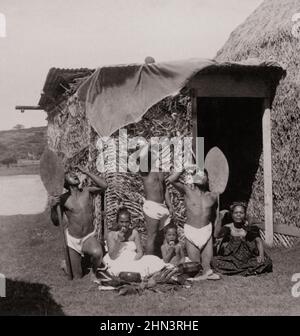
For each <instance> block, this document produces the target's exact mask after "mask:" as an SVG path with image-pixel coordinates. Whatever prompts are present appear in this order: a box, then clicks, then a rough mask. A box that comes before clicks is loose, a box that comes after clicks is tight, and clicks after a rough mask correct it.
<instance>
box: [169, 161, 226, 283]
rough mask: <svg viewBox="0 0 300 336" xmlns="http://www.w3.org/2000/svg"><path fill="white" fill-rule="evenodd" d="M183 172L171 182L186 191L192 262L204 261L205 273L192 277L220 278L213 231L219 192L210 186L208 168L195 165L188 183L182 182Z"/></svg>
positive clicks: (174, 175)
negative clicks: (215, 266) (214, 262)
mask: <svg viewBox="0 0 300 336" xmlns="http://www.w3.org/2000/svg"><path fill="white" fill-rule="evenodd" d="M182 173H183V171H181V172H175V173H174V174H172V175H171V176H170V177H169V182H170V183H172V184H173V185H174V187H175V188H177V189H178V190H179V191H180V192H182V193H183V194H184V200H185V207H186V215H187V223H186V224H185V225H184V234H185V238H186V250H187V254H188V257H189V258H190V260H191V261H196V262H201V263H202V268H203V272H202V274H201V275H198V276H196V277H194V278H192V279H191V280H219V279H220V276H219V275H218V274H216V273H214V272H213V270H212V269H211V265H210V264H211V261H212V257H213V242H212V231H213V223H214V222H215V220H216V217H217V216H216V210H217V205H218V195H217V194H216V193H213V192H210V191H209V188H208V174H207V171H206V170H204V171H201V170H197V169H196V167H192V169H191V173H190V174H189V175H188V176H187V179H186V182H185V183H182V182H180V181H179V178H180V176H181V175H182Z"/></svg>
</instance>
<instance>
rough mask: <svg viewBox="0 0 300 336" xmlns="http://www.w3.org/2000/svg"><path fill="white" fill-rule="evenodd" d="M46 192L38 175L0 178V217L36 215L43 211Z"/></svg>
mask: <svg viewBox="0 0 300 336" xmlns="http://www.w3.org/2000/svg"><path fill="white" fill-rule="evenodd" d="M46 205H47V191H46V189H45V188H44V185H43V183H42V181H41V178H40V176H39V175H14V176H0V215H1V216H11V215H18V214H24V215H27V214H37V213H41V212H43V211H44V210H45V208H46Z"/></svg>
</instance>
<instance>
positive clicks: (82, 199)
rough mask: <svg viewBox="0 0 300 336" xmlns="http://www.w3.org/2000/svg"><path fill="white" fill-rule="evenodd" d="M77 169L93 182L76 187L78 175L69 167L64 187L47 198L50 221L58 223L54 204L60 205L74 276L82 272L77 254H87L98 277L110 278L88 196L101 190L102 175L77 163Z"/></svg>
mask: <svg viewBox="0 0 300 336" xmlns="http://www.w3.org/2000/svg"><path fill="white" fill-rule="evenodd" d="M77 169H78V170H79V171H81V172H82V173H84V174H86V175H87V176H88V177H90V178H91V180H92V181H93V182H94V184H95V185H96V186H90V187H84V188H79V185H80V180H79V178H78V176H77V175H76V174H75V173H74V172H72V171H69V172H67V173H66V174H65V185H64V187H65V188H66V189H68V191H67V192H66V193H64V194H63V195H61V196H55V197H51V199H50V206H51V219H52V222H53V223H54V225H58V218H57V211H56V207H57V206H58V205H60V207H61V211H62V214H65V215H66V217H67V219H68V225H67V228H66V231H65V232H66V240H67V245H68V248H69V255H70V259H71V268H72V272H73V276H74V278H81V277H82V276H83V272H82V267H81V261H82V260H81V258H82V257H83V256H84V255H85V254H87V255H89V256H90V257H91V261H92V266H93V271H94V273H95V275H96V276H97V277H98V278H100V279H101V278H102V279H101V280H102V281H105V280H110V279H109V277H108V275H107V273H106V272H105V269H104V268H103V264H102V258H103V249H102V246H101V244H100V243H99V241H98V240H97V239H96V236H95V229H94V224H93V200H92V195H93V194H94V193H96V192H103V191H105V189H106V188H107V184H106V181H105V180H104V179H103V178H101V177H99V176H96V175H94V174H92V173H90V172H88V171H86V170H84V169H82V168H81V167H77Z"/></svg>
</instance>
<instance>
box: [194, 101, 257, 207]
mask: <svg viewBox="0 0 300 336" xmlns="http://www.w3.org/2000/svg"><path fill="white" fill-rule="evenodd" d="M262 112H263V98H244V97H234V98H232V97H221V98H216V97H209V98H208V97H198V98H197V133H198V136H199V137H204V153H205V155H206V154H207V152H208V151H209V150H210V149H211V148H212V147H214V146H217V147H219V148H220V149H221V151H222V152H223V153H224V155H225V157H226V158H227V160H228V165H229V180H228V184H227V187H226V190H225V192H224V193H223V194H222V195H221V197H220V208H221V209H228V208H229V205H230V204H231V203H232V202H234V201H239V200H243V201H246V202H248V200H249V198H250V196H251V192H252V185H253V182H254V179H255V175H256V172H257V169H258V167H259V159H260V156H261V154H262V147H263V141H262V115H263V113H262Z"/></svg>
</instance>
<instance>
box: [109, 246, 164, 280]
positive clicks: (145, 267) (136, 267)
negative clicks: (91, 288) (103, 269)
mask: <svg viewBox="0 0 300 336" xmlns="http://www.w3.org/2000/svg"><path fill="white" fill-rule="evenodd" d="M135 256H136V245H135V242H133V241H129V242H122V243H121V244H120V249H119V253H118V256H117V258H116V259H111V258H110V256H109V254H108V253H107V254H106V255H105V256H104V258H103V261H104V262H105V264H106V265H107V266H108V271H109V272H110V273H111V274H113V275H115V276H118V275H119V273H121V272H136V273H140V274H141V277H142V278H144V277H146V276H149V275H151V274H153V273H155V272H158V271H160V270H161V269H163V268H164V267H165V266H166V264H165V263H164V261H163V260H162V259H160V258H158V257H156V256H154V255H144V256H143V257H142V258H141V259H139V260H134V258H135Z"/></svg>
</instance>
